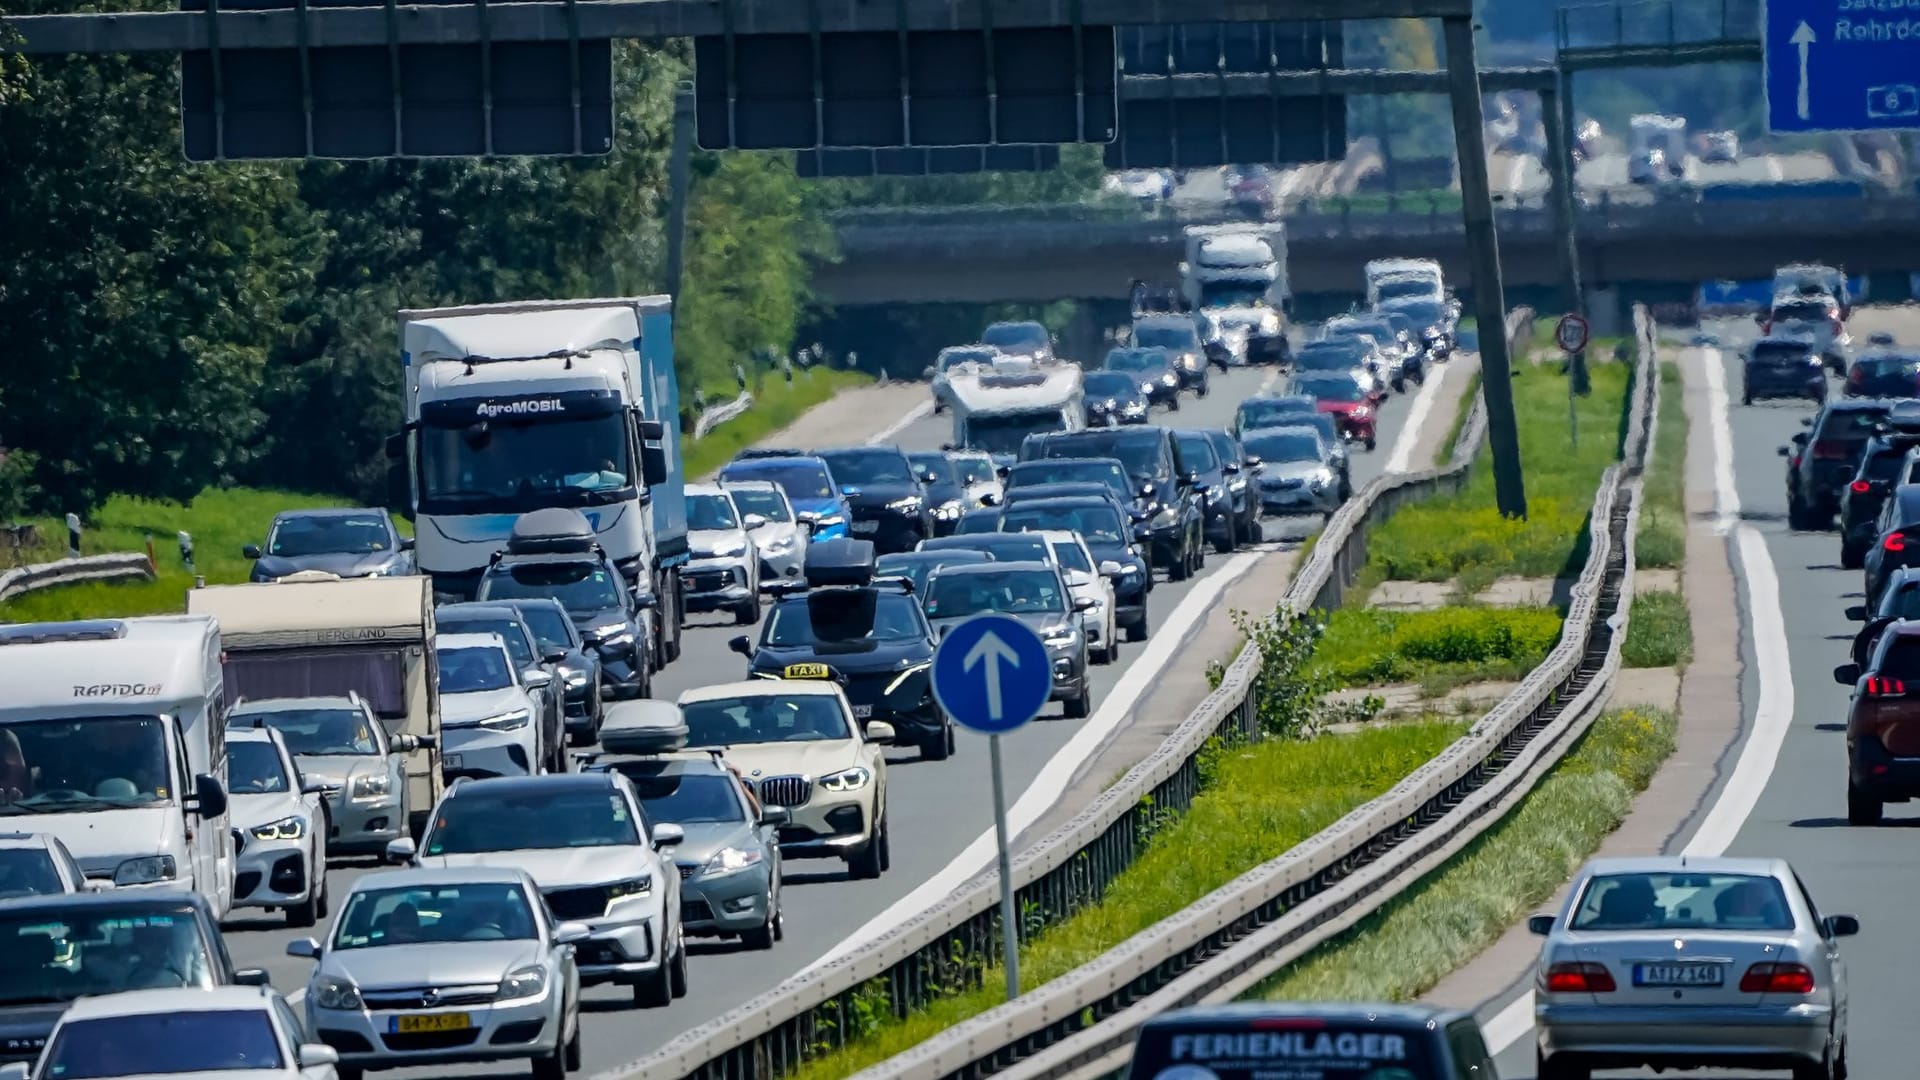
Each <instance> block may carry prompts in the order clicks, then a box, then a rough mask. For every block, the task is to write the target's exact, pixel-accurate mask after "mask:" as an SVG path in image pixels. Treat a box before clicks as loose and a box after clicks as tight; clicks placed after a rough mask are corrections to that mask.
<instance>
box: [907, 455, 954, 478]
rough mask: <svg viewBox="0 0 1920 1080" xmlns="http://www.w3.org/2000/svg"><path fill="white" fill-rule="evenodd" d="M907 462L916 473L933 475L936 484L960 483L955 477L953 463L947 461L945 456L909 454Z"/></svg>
mask: <svg viewBox="0 0 1920 1080" xmlns="http://www.w3.org/2000/svg"><path fill="white" fill-rule="evenodd" d="M907 460H908V461H909V462H911V463H912V465H913V471H914V472H919V473H932V474H933V475H934V483H936V484H957V483H958V481H956V480H955V479H954V475H953V462H951V461H949V460H947V455H945V454H908V455H907Z"/></svg>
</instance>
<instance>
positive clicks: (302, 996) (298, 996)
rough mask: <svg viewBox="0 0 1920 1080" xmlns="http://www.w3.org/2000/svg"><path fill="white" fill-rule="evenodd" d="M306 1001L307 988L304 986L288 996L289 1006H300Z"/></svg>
mask: <svg viewBox="0 0 1920 1080" xmlns="http://www.w3.org/2000/svg"><path fill="white" fill-rule="evenodd" d="M306 999H307V988H306V987H304V986H303V987H301V988H300V989H298V990H295V991H294V992H293V993H291V994H288V995H287V1004H289V1005H298V1004H300V1003H301V1002H302V1001H305V1000H306Z"/></svg>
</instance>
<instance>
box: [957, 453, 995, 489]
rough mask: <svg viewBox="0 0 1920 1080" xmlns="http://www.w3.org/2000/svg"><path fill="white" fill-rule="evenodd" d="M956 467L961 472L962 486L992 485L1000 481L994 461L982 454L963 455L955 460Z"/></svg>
mask: <svg viewBox="0 0 1920 1080" xmlns="http://www.w3.org/2000/svg"><path fill="white" fill-rule="evenodd" d="M953 461H954V467H955V468H956V469H958V470H959V472H960V482H961V483H962V484H969V485H971V484H991V483H993V482H994V481H995V480H997V479H999V477H998V475H997V473H996V472H995V470H994V467H993V459H992V458H990V457H985V456H982V455H980V454H961V455H960V456H958V457H956V458H954V459H953Z"/></svg>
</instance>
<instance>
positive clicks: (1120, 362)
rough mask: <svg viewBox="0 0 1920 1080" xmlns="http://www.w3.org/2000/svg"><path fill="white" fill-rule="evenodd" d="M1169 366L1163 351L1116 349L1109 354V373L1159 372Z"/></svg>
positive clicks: (1107, 365)
mask: <svg viewBox="0 0 1920 1080" xmlns="http://www.w3.org/2000/svg"><path fill="white" fill-rule="evenodd" d="M1166 366H1167V354H1166V352H1165V351H1164V350H1161V349H1114V350H1113V351H1111V352H1109V353H1107V364H1106V367H1107V370H1108V371H1158V370H1160V369H1161V368H1163V367H1166Z"/></svg>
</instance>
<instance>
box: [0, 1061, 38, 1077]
mask: <svg viewBox="0 0 1920 1080" xmlns="http://www.w3.org/2000/svg"><path fill="white" fill-rule="evenodd" d="M32 1075H33V1066H32V1065H31V1064H29V1063H27V1062H24V1061H11V1062H8V1063H7V1064H5V1065H0V1080H27V1078H28V1077H31V1076H32Z"/></svg>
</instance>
